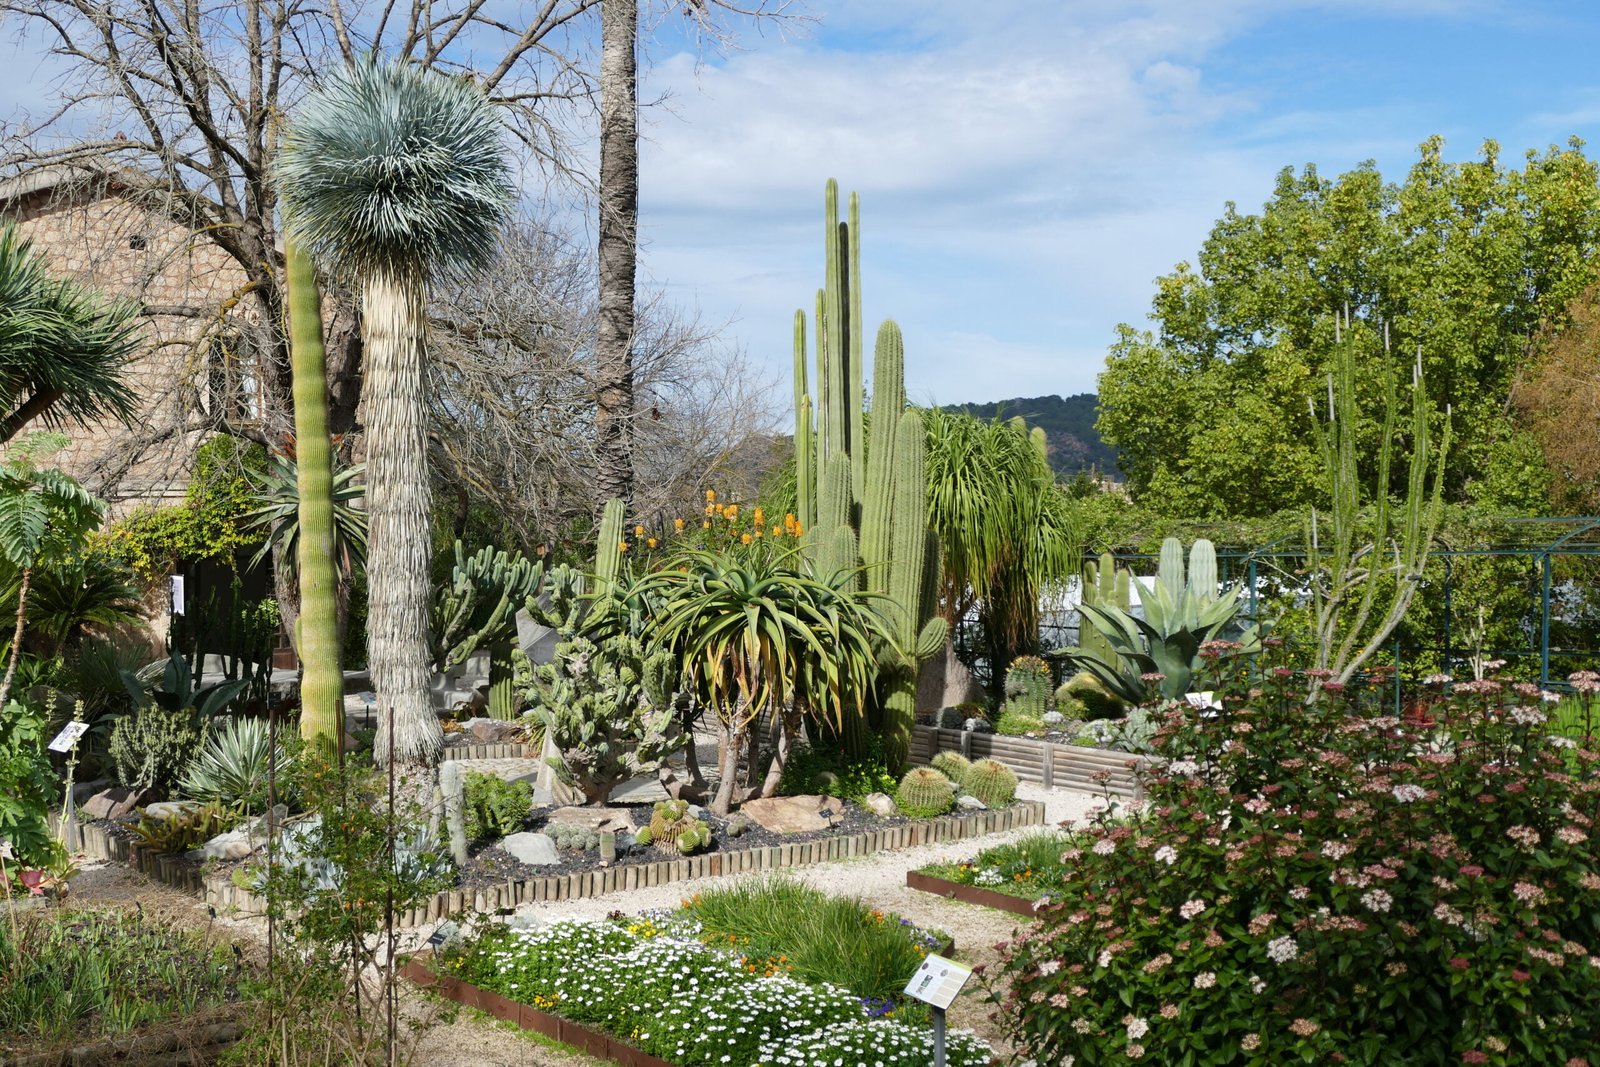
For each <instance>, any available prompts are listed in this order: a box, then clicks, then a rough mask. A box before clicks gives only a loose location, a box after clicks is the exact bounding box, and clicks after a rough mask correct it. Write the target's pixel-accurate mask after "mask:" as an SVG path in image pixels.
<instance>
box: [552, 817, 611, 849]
mask: <svg viewBox="0 0 1600 1067" xmlns="http://www.w3.org/2000/svg"><path fill="white" fill-rule="evenodd" d="M544 832H545V833H547V834H549V835H550V839H551V840H552V841H554V842H555V843H556V847H557V848H570V849H576V850H578V851H579V852H588V851H589V850H590V849H594V848H599V847H600V835H599V833H597V832H596V831H594V830H591V829H589V828H588V827H587V826H578V825H576V824H574V823H569V822H555V823H550V824H549V825H547V826H546V827H545V828H544Z"/></svg>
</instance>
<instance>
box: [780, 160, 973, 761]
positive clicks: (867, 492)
mask: <svg viewBox="0 0 1600 1067" xmlns="http://www.w3.org/2000/svg"><path fill="white" fill-rule="evenodd" d="M860 232H861V213H860V202H859V200H858V199H857V198H856V196H855V195H854V194H852V195H851V197H850V204H849V219H848V221H846V222H841V221H840V219H839V186H838V183H837V182H834V181H831V180H830V181H829V182H828V187H827V194H826V222H825V227H824V241H825V248H826V252H827V256H826V259H827V276H826V277H827V283H826V287H825V288H823V289H822V290H819V291H818V293H817V311H816V317H815V325H816V330H815V333H816V341H815V344H816V363H815V365H816V393H815V395H813V394H812V392H811V389H810V385H809V381H808V373H807V367H808V358H807V342H806V317H805V313H804V312H803V311H797V312H795V326H794V399H795V438H794V439H795V453H796V458H795V484H796V497H797V501H798V505H797V513H798V515H799V518H800V522H801V525H802V527H803V528H804V529H805V531H806V533H805V545H806V551H807V554H808V556H809V558H810V559H811V561H812V565H813V567H815V568H817V569H818V570H821V571H825V572H828V573H837V572H838V571H841V570H849V569H852V568H856V567H860V568H862V573H863V576H864V577H863V578H862V581H863V582H864V583H865V588H867V589H868V590H871V591H872V592H875V593H879V594H882V595H884V596H885V597H886V598H887V599H888V602H889V610H890V611H891V612H892V617H893V618H894V622H895V631H896V633H895V648H894V649H892V650H890V655H888V656H887V657H886V658H885V667H886V668H888V669H886V670H885V671H884V672H883V676H882V677H883V681H882V684H881V686H880V695H879V715H878V718H879V720H880V725H881V727H882V730H883V734H884V741H885V750H886V753H887V755H888V757H889V762H890V764H891V765H893V766H895V767H899V766H903V765H904V763H905V759H906V754H907V751H908V749H909V745H910V740H911V728H912V726H913V724H914V723H915V719H916V683H917V667H918V665H919V664H920V663H921V662H922V661H923V660H925V659H928V658H930V657H931V656H933V655H935V654H937V653H938V652H940V651H941V650H942V649H943V648H944V642H945V636H946V626H945V623H944V621H943V620H942V619H936V618H934V617H933V616H934V608H935V600H936V598H935V596H934V593H933V590H934V587H935V584H936V580H937V570H938V566H939V553H938V546H937V545H936V544H934V543H932V537H931V535H930V533H929V531H928V523H927V508H928V503H927V482H926V477H927V475H926V471H925V460H924V452H925V449H926V429H925V428H924V426H923V423H922V416H921V415H920V414H919V413H918V412H916V411H908V410H906V391H905V345H904V341H903V340H902V338H901V335H900V328H899V327H898V326H896V325H895V324H894V322H892V321H887V322H884V323H883V325H882V326H880V327H879V329H878V336H877V340H876V344H875V347H874V352H873V386H872V416H873V418H872V423H871V426H872V430H871V440H870V442H869V441H868V440H867V433H866V426H867V420H866V413H865V412H864V410H863V397H864V394H865V388H864V385H865V372H866V343H865V337H864V327H865V319H864V318H863V315H862V311H861V241H860ZM863 725H864V724H863V722H861V721H860V720H859V719H857V720H852V721H849V722H847V723H846V724H845V727H846V730H845V736H846V738H847V739H849V740H850V741H851V742H852V743H854V744H859V743H860V742H861V740H862V738H861V732H860V731H861V727H862V726H863Z"/></svg>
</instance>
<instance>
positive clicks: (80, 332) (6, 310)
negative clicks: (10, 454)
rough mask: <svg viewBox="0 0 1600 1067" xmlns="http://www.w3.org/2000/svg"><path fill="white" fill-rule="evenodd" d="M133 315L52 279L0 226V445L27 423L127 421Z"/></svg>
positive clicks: (127, 306)
mask: <svg viewBox="0 0 1600 1067" xmlns="http://www.w3.org/2000/svg"><path fill="white" fill-rule="evenodd" d="M138 314H139V309H138V307H137V306H136V305H134V304H132V303H127V302H121V303H113V302H108V301H105V300H103V299H102V298H101V297H100V296H98V295H97V294H96V293H95V292H94V291H93V290H90V289H86V288H84V287H83V286H81V285H78V284H77V283H75V282H71V281H61V280H58V279H55V278H52V277H51V276H50V274H49V272H48V271H47V270H46V269H45V264H44V261H43V260H42V259H40V258H39V256H38V255H36V254H35V253H34V251H33V248H32V245H31V244H30V243H29V242H28V240H27V239H26V238H24V237H23V236H22V234H21V232H20V231H18V229H17V227H16V226H15V225H14V224H6V225H4V226H0V441H9V440H11V439H12V438H13V437H15V436H16V435H17V434H18V433H19V432H20V431H21V430H22V429H23V428H24V427H25V426H27V425H28V424H29V423H30V422H32V421H34V420H36V419H38V420H42V421H43V423H44V424H45V425H46V426H58V425H60V424H61V423H62V422H64V421H66V420H68V419H80V420H84V421H93V420H96V419H104V418H116V419H122V420H124V421H126V420H127V419H130V418H132V417H133V413H134V412H135V411H136V410H137V408H138V404H137V402H136V400H135V398H134V395H133V392H132V391H131V390H129V389H128V387H127V386H126V385H124V384H123V381H122V372H123V369H124V367H125V366H126V365H127V362H128V360H129V359H130V358H132V356H133V354H134V352H135V351H136V350H137V348H138V345H139V322H138Z"/></svg>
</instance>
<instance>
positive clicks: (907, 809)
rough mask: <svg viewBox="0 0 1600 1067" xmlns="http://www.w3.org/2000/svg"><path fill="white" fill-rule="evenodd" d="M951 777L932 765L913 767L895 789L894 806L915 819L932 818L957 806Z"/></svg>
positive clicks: (901, 812)
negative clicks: (947, 776)
mask: <svg viewBox="0 0 1600 1067" xmlns="http://www.w3.org/2000/svg"><path fill="white" fill-rule="evenodd" d="M955 802H956V795H955V792H954V791H953V790H951V788H950V779H948V778H946V777H945V776H944V775H942V774H940V773H939V772H938V771H936V770H934V769H933V768H932V767H913V768H911V769H910V770H909V771H907V772H906V776H905V777H904V778H902V779H900V785H899V786H898V787H897V788H896V789H895V791H894V806H895V807H897V808H899V809H900V814H902V815H905V816H908V817H909V818H913V819H931V818H933V817H934V816H936V815H943V814H944V813H945V812H947V811H949V810H950V809H951V808H952V807H954V806H955Z"/></svg>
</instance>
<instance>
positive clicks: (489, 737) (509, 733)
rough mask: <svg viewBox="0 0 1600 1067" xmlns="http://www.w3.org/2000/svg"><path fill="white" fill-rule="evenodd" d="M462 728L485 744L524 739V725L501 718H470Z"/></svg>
mask: <svg viewBox="0 0 1600 1067" xmlns="http://www.w3.org/2000/svg"><path fill="white" fill-rule="evenodd" d="M461 729H462V730H463V731H464V732H466V733H468V734H470V735H472V737H473V738H474V739H475V740H477V741H479V742H480V743H482V744H485V745H505V744H510V743H512V742H513V741H520V740H522V736H523V734H522V727H521V726H520V725H519V724H517V723H514V722H504V721H502V720H500V719H483V718H478V719H468V720H467V721H466V722H464V723H462V724H461Z"/></svg>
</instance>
